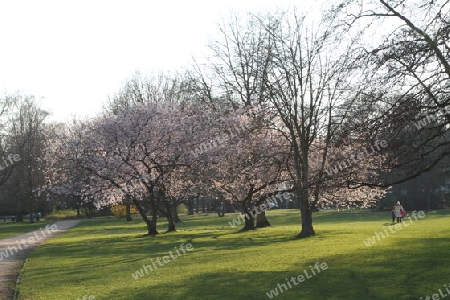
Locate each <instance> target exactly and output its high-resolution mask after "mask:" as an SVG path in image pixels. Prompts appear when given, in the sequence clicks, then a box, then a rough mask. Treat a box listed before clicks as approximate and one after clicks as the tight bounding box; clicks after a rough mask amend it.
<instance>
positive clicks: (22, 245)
mask: <svg viewBox="0 0 450 300" xmlns="http://www.w3.org/2000/svg"><path fill="white" fill-rule="evenodd" d="M79 222H80V221H79V220H67V221H59V222H56V223H54V224H48V223H47V224H46V223H43V225H42V227H41V228H40V229H38V230H35V231H31V232H28V233H25V234H21V235H17V236H14V237H11V238H7V239H3V240H0V300H10V299H13V297H14V290H15V287H16V282H17V279H18V277H19V274H20V269H21V268H22V266H23V264H24V262H25V259H26V258H27V256H28V254H29V253H30V252H31V251H32V250H33V249H35V248H36V247H38V246H39V245H40V244H42V243H43V242H45V241H46V240H48V239H50V238H52V237H55V236H57V235H58V234H60V233H62V232H64V231H66V230H68V229H70V228H72V227H74V226H76V225H78V223H79Z"/></svg>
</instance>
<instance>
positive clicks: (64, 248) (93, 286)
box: [19, 210, 450, 300]
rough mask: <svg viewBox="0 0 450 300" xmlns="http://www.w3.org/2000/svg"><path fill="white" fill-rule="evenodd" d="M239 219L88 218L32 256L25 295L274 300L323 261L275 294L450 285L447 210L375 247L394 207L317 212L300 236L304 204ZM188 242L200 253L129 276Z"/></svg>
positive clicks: (398, 292)
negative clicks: (153, 228)
mask: <svg viewBox="0 0 450 300" xmlns="http://www.w3.org/2000/svg"><path fill="white" fill-rule="evenodd" d="M235 216H236V215H227V216H226V217H225V218H218V217H216V215H210V216H204V217H202V216H193V217H184V218H183V221H184V223H183V224H181V225H179V226H178V231H177V232H175V233H170V234H160V235H158V236H156V237H148V236H143V233H145V228H144V226H143V223H142V221H139V220H138V219H135V221H133V222H128V223H126V222H125V221H123V219H117V218H106V219H105V218H103V219H93V220H84V221H82V223H81V224H80V225H79V226H78V227H76V228H74V229H72V230H71V231H69V232H66V233H64V234H62V235H60V236H59V237H57V238H54V239H52V240H50V241H48V242H47V243H46V244H45V245H43V246H42V247H40V248H39V249H37V250H35V251H34V252H32V253H31V255H30V257H29V259H28V261H27V262H26V264H25V266H24V270H23V273H22V279H21V284H20V286H19V288H20V297H19V299H20V300H30V299H46V300H47V299H77V298H80V299H82V297H83V296H95V299H183V300H187V299H208V300H212V299H252V300H253V299H269V298H268V297H267V295H266V292H268V291H269V290H271V289H274V288H275V287H276V286H277V284H279V283H280V284H282V283H286V281H285V278H291V276H295V277H296V276H298V275H300V274H302V273H303V272H304V271H303V270H308V272H309V274H310V275H311V271H310V268H309V266H310V265H313V264H314V263H316V262H321V263H322V262H325V263H326V264H327V265H328V269H326V270H323V271H322V272H320V273H319V274H317V275H316V276H314V277H312V278H310V279H307V280H306V281H305V282H302V283H300V284H298V285H294V284H292V283H291V286H292V288H290V289H289V290H288V291H284V292H283V293H281V294H280V295H279V296H277V297H275V298H274V299H420V297H423V298H425V296H426V295H430V296H431V295H432V294H434V293H438V290H439V289H440V288H443V287H444V285H445V284H447V285H448V284H449V283H450V237H449V234H448V232H449V230H450V213H449V212H433V213H427V214H426V216H425V218H423V219H420V220H418V221H415V222H413V223H412V224H411V225H409V226H408V227H402V229H401V230H399V231H398V232H396V233H391V234H390V236H389V237H386V238H385V239H381V240H380V241H379V242H377V243H376V244H375V245H372V246H370V247H367V246H365V244H364V243H363V241H365V240H367V238H369V237H371V236H373V235H374V232H380V231H384V230H385V229H386V230H387V229H388V228H389V227H388V226H390V225H389V223H388V222H389V218H390V212H386V213H367V212H366V213H361V212H357V213H345V212H344V213H342V212H341V213H336V212H323V213H317V214H314V224H315V230H316V232H317V235H316V236H314V237H312V238H308V239H302V240H298V239H294V237H295V235H296V234H298V232H299V213H298V212H297V211H288V210H275V211H270V212H268V217H269V221H270V222H271V223H272V225H273V226H272V227H270V228H265V229H259V230H256V231H253V232H246V233H235V232H236V230H235V229H232V228H231V227H230V226H229V225H228V221H231V220H232V218H233V217H235ZM159 229H160V230H161V231H163V230H165V224H164V223H161V226H160V228H159ZM388 232H389V231H388ZM181 243H191V244H192V245H193V247H194V250H193V251H191V252H187V253H186V254H184V255H181V256H180V257H179V258H177V259H176V260H174V261H170V262H169V263H167V264H165V265H163V266H162V267H158V268H157V269H156V270H155V271H153V272H149V274H148V275H144V277H142V278H140V279H137V280H135V279H133V278H132V276H131V274H132V273H134V272H136V271H137V270H139V269H140V268H142V266H143V265H150V264H151V262H152V260H153V261H154V260H156V258H157V257H163V256H164V255H167V254H168V252H169V251H170V250H174V247H177V248H178V247H179V246H180V244H181ZM85 299H88V298H87V297H86V298H85ZM91 299H92V298H91Z"/></svg>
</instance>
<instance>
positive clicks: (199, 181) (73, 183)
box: [43, 76, 380, 234]
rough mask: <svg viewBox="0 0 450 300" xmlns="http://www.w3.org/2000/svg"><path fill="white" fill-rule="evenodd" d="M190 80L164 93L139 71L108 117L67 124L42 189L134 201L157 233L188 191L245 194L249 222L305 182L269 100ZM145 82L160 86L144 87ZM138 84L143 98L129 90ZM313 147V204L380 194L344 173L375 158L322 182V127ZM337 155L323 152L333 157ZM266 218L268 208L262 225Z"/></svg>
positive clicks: (171, 221) (356, 171)
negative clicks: (236, 100) (197, 89)
mask: <svg viewBox="0 0 450 300" xmlns="http://www.w3.org/2000/svg"><path fill="white" fill-rule="evenodd" d="M163 77H164V79H163V80H165V81H167V82H169V81H170V82H172V83H173V82H174V79H173V78H171V77H169V76H163ZM159 80H162V79H161V77H159ZM133 82H134V84H133ZM185 88H186V87H185V86H184V85H183V84H182V81H181V80H179V81H178V83H176V84H174V85H172V86H171V90H172V92H173V90H174V89H176V90H177V91H178V92H177V93H168V88H167V85H164V86H160V85H158V84H155V80H154V79H151V80H146V79H143V78H142V77H140V76H136V77H134V78H133V79H132V80H130V82H128V83H127V84H126V85H125V86H124V87H123V89H122V91H121V92H120V93H119V94H117V95H116V96H115V97H114V98H113V99H112V100H111V103H110V105H109V108H108V109H107V111H106V112H105V113H104V114H103V115H102V116H100V117H97V118H95V119H89V120H84V121H76V122H74V123H73V124H72V125H71V126H69V127H61V128H60V129H59V131H58V132H57V134H56V135H55V138H54V141H53V142H52V143H51V148H49V149H48V151H46V154H45V160H46V163H47V166H48V167H47V174H46V175H47V185H45V186H43V189H45V190H46V191H48V192H51V193H55V194H60V195H65V196H76V197H79V198H80V200H81V201H84V202H90V203H93V204H94V205H96V206H97V207H103V206H110V205H114V204H127V205H128V206H129V205H130V204H134V205H135V206H136V207H137V208H138V211H139V214H140V216H141V217H142V219H143V221H144V222H145V224H146V225H147V231H148V234H157V233H158V231H157V218H158V215H161V213H162V214H163V215H164V216H166V217H167V220H168V231H174V230H175V228H176V227H175V226H176V208H177V206H178V205H179V204H180V203H183V202H184V203H185V202H186V201H187V200H188V199H189V198H193V197H196V196H198V195H221V196H222V197H223V198H224V199H226V201H230V202H233V203H239V205H240V207H241V208H242V212H243V213H246V214H248V215H249V216H250V218H246V220H245V225H244V229H245V230H250V229H254V228H255V221H256V220H255V218H254V214H252V213H251V212H252V210H254V209H255V207H256V206H257V205H259V204H260V203H262V202H263V201H264V199H267V198H268V197H270V196H272V195H275V194H277V193H282V192H285V191H289V192H292V193H294V194H295V193H296V192H298V191H299V190H300V189H299V188H298V187H297V183H296V173H295V163H296V162H295V159H294V156H293V154H292V151H293V149H292V145H291V144H290V142H289V139H287V138H286V134H288V132H289V130H288V129H287V128H285V127H284V126H283V120H282V119H281V118H279V117H278V116H277V114H276V110H274V108H273V107H270V106H268V105H263V104H261V105H259V106H234V107H233V105H230V104H228V103H226V102H223V103H221V104H220V105H218V103H220V100H217V101H216V103H215V104H216V105H214V106H212V105H207V104H205V103H204V102H202V101H197V100H198V99H197V98H195V97H196V96H195V94H193V95H191V94H190V93H189V92H188V91H190V89H186V90H184V91H183V89H185ZM149 90H153V91H154V92H152V93H151V94H150V93H147V94H146V93H145V91H149ZM136 93H137V94H140V96H139V97H140V98H139V99H140V100H136V99H134V98H133V97H132V96H130V95H134V94H136ZM155 93H157V94H158V95H159V97H158V96H156V95H155ZM174 95H175V96H174ZM311 147H312V148H313V150H311V154H310V157H309V158H308V160H309V162H308V163H309V165H310V166H311V167H310V179H309V181H308V184H309V185H310V188H311V189H314V191H315V192H316V193H317V195H316V196H317V201H311V203H314V204H313V205H317V204H318V201H332V200H335V199H346V200H349V201H352V200H359V201H362V202H365V203H367V202H368V201H370V200H374V199H376V197H377V196H380V193H379V191H378V190H376V189H371V191H370V192H369V191H368V190H366V189H364V188H361V189H358V190H348V189H347V187H346V186H345V184H344V181H343V180H342V178H343V177H342V176H359V175H361V174H365V172H368V168H369V166H370V165H371V164H373V163H374V158H370V157H369V158H367V160H366V161H364V162H362V163H361V164H360V165H359V166H357V167H356V166H354V167H351V166H350V165H349V166H348V168H346V169H342V170H340V171H341V173H339V174H336V175H335V176H331V177H330V178H328V179H327V180H322V182H318V180H317V176H318V173H319V170H320V164H321V159H322V157H323V151H324V149H328V148H330V147H329V146H328V147H327V146H326V145H325V141H324V140H323V139H322V138H321V137H319V135H318V137H317V140H315V141H312V143H311ZM333 151H335V153H334V154H333V156H334V159H337V160H339V159H341V160H343V158H342V156H343V155H344V154H343V150H342V149H340V150H339V151H338V150H336V149H335V150H330V151H329V153H332V152H333ZM349 151H351V150H350V149H349ZM344 153H345V150H344ZM331 157H332V156H331V155H330V154H329V155H328V156H327V160H328V161H329V163H330V162H331V161H332V158H331ZM329 163H327V165H328V164H329ZM300 191H301V190H300ZM308 202H309V200H308ZM267 224H269V223H268V221H267V220H266V218H265V213H264V212H262V213H261V214H259V215H258V224H256V225H257V226H259V227H261V226H264V225H267Z"/></svg>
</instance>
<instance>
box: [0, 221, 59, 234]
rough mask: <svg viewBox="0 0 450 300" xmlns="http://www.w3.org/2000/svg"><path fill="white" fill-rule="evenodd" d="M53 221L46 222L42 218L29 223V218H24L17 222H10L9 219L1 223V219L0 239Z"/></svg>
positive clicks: (41, 226)
mask: <svg viewBox="0 0 450 300" xmlns="http://www.w3.org/2000/svg"><path fill="white" fill-rule="evenodd" d="M53 223H54V222H47V221H45V220H43V219H41V220H40V221H39V222H35V223H30V221H29V220H25V221H23V222H19V223H12V222H11V220H9V221H8V222H6V223H3V220H0V239H6V238H9V237H13V236H15V235H18V234H22V233H27V232H30V231H33V230H37V229H39V228H44V227H45V225H47V224H53Z"/></svg>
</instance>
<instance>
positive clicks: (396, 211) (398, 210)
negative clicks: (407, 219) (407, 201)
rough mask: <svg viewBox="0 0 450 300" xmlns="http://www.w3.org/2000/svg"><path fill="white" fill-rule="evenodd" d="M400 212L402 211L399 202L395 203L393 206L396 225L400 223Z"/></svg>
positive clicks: (401, 216)
mask: <svg viewBox="0 0 450 300" xmlns="http://www.w3.org/2000/svg"><path fill="white" fill-rule="evenodd" d="M402 210H404V209H403V206H402V205H401V204H400V201H397V205H395V217H396V218H397V223H400V222H401V221H402V218H403V215H402Z"/></svg>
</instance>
